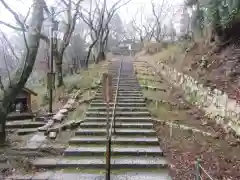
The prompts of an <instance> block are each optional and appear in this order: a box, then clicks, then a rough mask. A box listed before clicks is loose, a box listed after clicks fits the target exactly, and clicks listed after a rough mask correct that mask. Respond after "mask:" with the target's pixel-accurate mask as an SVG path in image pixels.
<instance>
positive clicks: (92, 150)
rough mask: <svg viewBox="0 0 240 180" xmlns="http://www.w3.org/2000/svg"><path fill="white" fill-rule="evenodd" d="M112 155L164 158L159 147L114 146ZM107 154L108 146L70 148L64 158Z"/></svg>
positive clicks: (65, 151) (65, 152) (66, 150)
mask: <svg viewBox="0 0 240 180" xmlns="http://www.w3.org/2000/svg"><path fill="white" fill-rule="evenodd" d="M111 150H112V151H111V152H112V155H114V156H118V155H119V156H147V155H150V156H156V157H159V156H163V151H162V150H161V148H160V147H159V146H158V145H157V146H156V145H154V146H149V145H147V146H142V145H134V146H133V145H128V146H125V145H122V146H120V145H112V148H111ZM105 152H106V145H105V144H103V145H99V144H98V145H84V146H69V147H68V148H67V149H65V150H64V156H103V155H104V154H105Z"/></svg>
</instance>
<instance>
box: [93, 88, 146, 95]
mask: <svg viewBox="0 0 240 180" xmlns="http://www.w3.org/2000/svg"><path fill="white" fill-rule="evenodd" d="M115 92H116V89H114V90H113V93H115ZM102 93H103V89H99V90H98V91H97V92H96V94H102ZM118 94H143V93H142V91H136V90H132V91H127V90H124V91H118Z"/></svg>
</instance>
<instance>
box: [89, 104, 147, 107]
mask: <svg viewBox="0 0 240 180" xmlns="http://www.w3.org/2000/svg"><path fill="white" fill-rule="evenodd" d="M106 105H107V104H106V103H91V104H90V107H106ZM113 105H114V103H110V106H113ZM117 107H146V104H145V103H117Z"/></svg>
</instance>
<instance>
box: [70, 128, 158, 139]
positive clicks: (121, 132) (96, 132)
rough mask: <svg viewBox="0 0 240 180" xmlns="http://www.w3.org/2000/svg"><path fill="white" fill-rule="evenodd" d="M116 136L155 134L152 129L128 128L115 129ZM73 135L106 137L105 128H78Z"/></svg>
mask: <svg viewBox="0 0 240 180" xmlns="http://www.w3.org/2000/svg"><path fill="white" fill-rule="evenodd" d="M115 130H116V134H115V135H121V136H125V135H126V136H127V135H133V136H137V135H143V136H148V137H149V136H156V132H155V131H154V130H153V129H140V128H135V129H133V128H131V129H130V128H128V129H123V128H116V129H115ZM75 135H76V136H78V135H96V136H97V135H100V136H101V135H106V128H102V129H99V128H79V129H78V130H77V131H76V132H75Z"/></svg>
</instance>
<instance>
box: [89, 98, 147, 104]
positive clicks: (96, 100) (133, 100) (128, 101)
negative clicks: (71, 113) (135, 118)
mask: <svg viewBox="0 0 240 180" xmlns="http://www.w3.org/2000/svg"><path fill="white" fill-rule="evenodd" d="M91 102H92V103H103V99H94V100H92V101H91ZM118 102H119V103H145V99H144V98H142V99H119V100H118Z"/></svg>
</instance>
